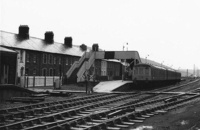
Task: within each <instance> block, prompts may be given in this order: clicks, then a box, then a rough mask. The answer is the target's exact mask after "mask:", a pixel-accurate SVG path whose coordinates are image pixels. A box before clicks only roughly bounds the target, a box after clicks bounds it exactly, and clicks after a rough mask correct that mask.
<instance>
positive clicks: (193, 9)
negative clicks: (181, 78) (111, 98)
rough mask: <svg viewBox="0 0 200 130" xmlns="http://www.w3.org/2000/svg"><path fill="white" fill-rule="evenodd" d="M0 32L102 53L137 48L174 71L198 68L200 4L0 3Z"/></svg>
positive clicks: (130, 0) (145, 0) (178, 0)
mask: <svg viewBox="0 0 200 130" xmlns="http://www.w3.org/2000/svg"><path fill="white" fill-rule="evenodd" d="M0 4H1V6H0V7H1V9H0V19H1V20H0V30H4V31H8V32H13V33H18V27H19V25H28V26H29V28H30V36H34V37H38V38H44V33H45V32H46V31H53V32H54V41H56V42H61V43H63V42H64V37H65V36H72V37H73V44H74V45H80V44H82V43H84V44H86V45H87V46H92V44H93V43H98V44H99V47H100V48H101V49H103V50H113V51H115V50H116V51H118V50H122V49H123V45H126V44H127V43H128V46H127V45H126V47H125V50H127V48H128V50H136V51H138V52H139V54H140V57H143V58H145V57H146V56H148V55H149V56H148V59H151V60H154V61H156V62H159V63H162V62H164V63H163V64H165V65H168V66H172V67H173V68H174V69H178V68H179V67H180V68H181V69H193V68H194V64H195V67H196V68H199V69H200V58H199V56H200V0H0Z"/></svg>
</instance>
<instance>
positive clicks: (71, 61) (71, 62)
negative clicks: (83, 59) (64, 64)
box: [70, 57, 74, 65]
mask: <svg viewBox="0 0 200 130" xmlns="http://www.w3.org/2000/svg"><path fill="white" fill-rule="evenodd" d="M70 59H71V60H70V65H72V64H73V62H74V61H73V60H74V59H73V58H72V57H71V58H70Z"/></svg>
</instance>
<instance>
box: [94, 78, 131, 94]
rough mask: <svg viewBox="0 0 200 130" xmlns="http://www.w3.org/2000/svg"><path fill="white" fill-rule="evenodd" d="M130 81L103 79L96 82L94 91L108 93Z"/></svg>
mask: <svg viewBox="0 0 200 130" xmlns="http://www.w3.org/2000/svg"><path fill="white" fill-rule="evenodd" d="M128 83H132V81H122V80H114V81H104V82H100V83H99V84H97V85H96V86H95V87H94V88H93V91H94V92H107V93H110V92H112V91H113V90H114V89H117V88H119V87H121V86H123V85H125V84H128Z"/></svg>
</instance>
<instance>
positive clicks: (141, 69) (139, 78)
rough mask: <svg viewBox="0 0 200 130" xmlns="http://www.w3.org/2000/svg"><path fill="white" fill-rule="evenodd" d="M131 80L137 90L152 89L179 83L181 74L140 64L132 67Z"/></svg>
mask: <svg viewBox="0 0 200 130" xmlns="http://www.w3.org/2000/svg"><path fill="white" fill-rule="evenodd" d="M132 80H133V83H134V85H135V86H137V87H139V88H143V87H145V88H146V87H149V88H152V87H153V88H154V87H160V86H165V85H170V84H175V83H177V82H180V80H181V73H180V72H177V71H175V70H172V69H168V68H164V67H159V66H155V65H150V64H143V63H141V64H137V65H135V66H134V67H133V71H132Z"/></svg>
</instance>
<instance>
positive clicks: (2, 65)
mask: <svg viewBox="0 0 200 130" xmlns="http://www.w3.org/2000/svg"><path fill="white" fill-rule="evenodd" d="M16 63H17V54H16V53H7V52H6V53H4V52H0V74H1V75H0V84H15V82H16V68H17V67H16V66H17V65H16Z"/></svg>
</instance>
